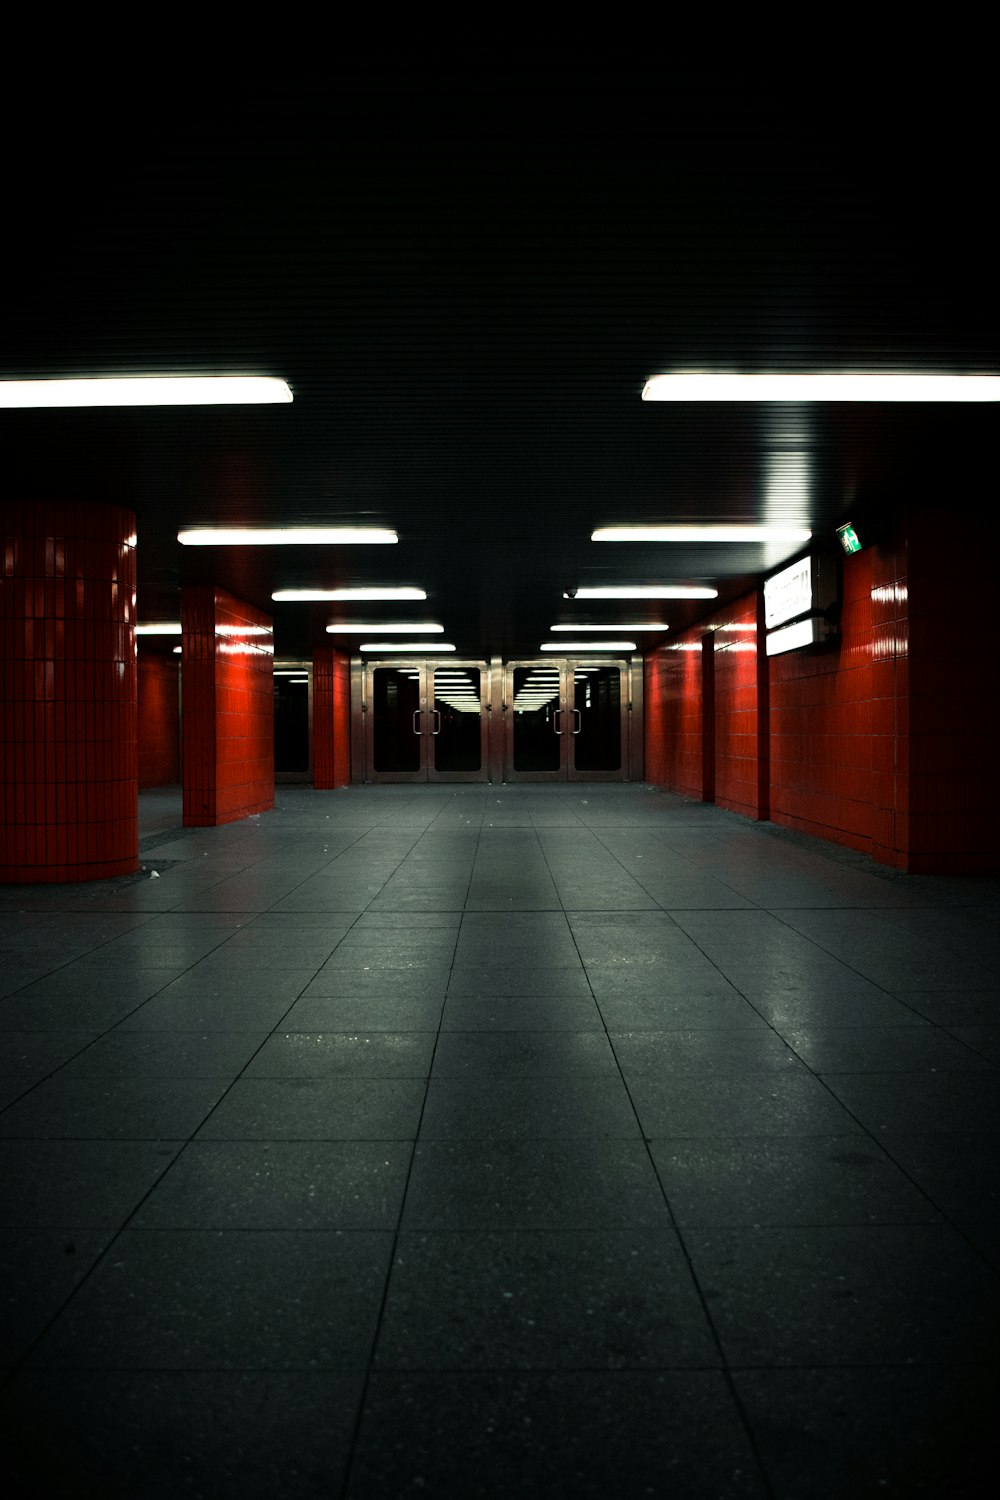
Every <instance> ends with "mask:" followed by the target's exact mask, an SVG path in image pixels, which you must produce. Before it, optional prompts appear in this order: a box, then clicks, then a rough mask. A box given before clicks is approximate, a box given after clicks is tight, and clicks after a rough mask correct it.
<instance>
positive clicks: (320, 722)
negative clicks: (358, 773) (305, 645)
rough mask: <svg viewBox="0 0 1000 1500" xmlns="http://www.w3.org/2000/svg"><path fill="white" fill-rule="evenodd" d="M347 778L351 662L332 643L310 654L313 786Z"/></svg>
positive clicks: (329, 786)
mask: <svg viewBox="0 0 1000 1500" xmlns="http://www.w3.org/2000/svg"><path fill="white" fill-rule="evenodd" d="M350 781H351V664H350V661H349V659H348V658H347V657H346V656H344V655H342V654H341V652H339V651H334V649H333V648H332V646H325V647H320V648H319V649H318V650H317V651H316V652H315V654H314V656H313V786H314V787H316V788H317V789H318V790H320V791H329V790H331V789H332V788H333V787H338V786H349V785H350Z"/></svg>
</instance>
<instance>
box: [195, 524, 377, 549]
mask: <svg viewBox="0 0 1000 1500" xmlns="http://www.w3.org/2000/svg"><path fill="white" fill-rule="evenodd" d="M177 540H178V541H179V542H180V543H181V544H182V545H183V546H185V547H327V546H329V547H355V546H365V545H371V546H378V545H380V544H384V543H391V542H398V541H399V537H398V536H397V535H396V533H395V532H394V531H389V530H387V529H386V528H385V527H382V526H270V527H268V526H197V527H194V526H192V527H188V528H186V529H185V530H183V531H179V532H178V533H177Z"/></svg>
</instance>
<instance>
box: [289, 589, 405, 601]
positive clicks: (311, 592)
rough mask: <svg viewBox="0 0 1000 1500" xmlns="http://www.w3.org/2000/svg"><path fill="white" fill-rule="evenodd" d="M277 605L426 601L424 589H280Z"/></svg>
mask: <svg viewBox="0 0 1000 1500" xmlns="http://www.w3.org/2000/svg"><path fill="white" fill-rule="evenodd" d="M271 598H272V599H273V600H274V601H275V602H276V603H277V604H307V603H319V602H321V601H330V602H334V601H339V602H341V603H348V602H350V601H352V600H353V601H354V602H355V603H357V604H376V603H383V604H384V603H387V602H388V601H389V600H391V599H406V600H411V601H412V600H417V599H426V598H427V594H426V592H425V590H424V589H411V588H398V589H396V588H370V589H278V590H277V591H276V592H275V593H273V594H272V595H271Z"/></svg>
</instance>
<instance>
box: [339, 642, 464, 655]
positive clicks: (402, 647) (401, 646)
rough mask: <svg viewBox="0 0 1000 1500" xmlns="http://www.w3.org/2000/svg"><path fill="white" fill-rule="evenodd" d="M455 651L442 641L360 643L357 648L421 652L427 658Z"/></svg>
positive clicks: (363, 649)
mask: <svg viewBox="0 0 1000 1500" xmlns="http://www.w3.org/2000/svg"><path fill="white" fill-rule="evenodd" d="M455 649H456V647H454V646H449V645H447V644H446V643H445V642H444V641H362V642H361V644H360V646H359V647H358V650H359V651H423V652H424V653H425V654H426V655H429V656H436V655H437V654H438V652H440V651H454V650H455Z"/></svg>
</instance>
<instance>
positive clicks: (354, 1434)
mask: <svg viewBox="0 0 1000 1500" xmlns="http://www.w3.org/2000/svg"><path fill="white" fill-rule="evenodd" d="M478 847H479V839H478V836H477V839H476V848H477V851H478ZM474 869H475V859H473V862H472V870H471V871H470V876H469V880H470V885H471V880H472V871H474ZM468 889H469V887H467V888H466V899H468ZM458 932H459V933H460V932H461V922H459V926H458ZM457 946H458V939H457V937H456V947H457ZM453 967H454V958H453V959H452V965H451V966H450V967H449V971H448V979H449V983H450V980H451V968H453ZM445 994H447V986H446V987H445ZM443 1014H444V1004H443V1003H442V1006H441V1013H440V1015H439V1016H438V1025H437V1032H436V1035H435V1040H434V1047H433V1050H432V1053H431V1059H430V1066H433V1062H434V1057H435V1055H436V1053H437V1042H438V1039H439V1038H440V1035H441V1018H442V1016H443ZM429 1088H430V1073H429V1072H428V1076H427V1079H426V1080H425V1085H424V1096H423V1099H422V1100H421V1104H420V1113H419V1115H418V1117H417V1121H416V1124H415V1127H414V1133H413V1138H412V1142H411V1143H410V1145H411V1149H410V1153H409V1156H410V1159H409V1162H408V1163H407V1168H406V1174H405V1176H404V1179H403V1186H402V1191H401V1193H400V1195H399V1205H398V1208H397V1210H396V1222H395V1225H394V1227H393V1229H392V1230H391V1234H392V1244H391V1246H390V1249H389V1257H388V1264H387V1266H386V1271H385V1276H384V1278H383V1282H382V1295H381V1298H380V1299H379V1306H378V1310H377V1312H376V1316H375V1326H374V1329H373V1331H372V1337H371V1343H370V1345H369V1349H368V1359H367V1361H366V1363H365V1366H364V1376H363V1379H362V1383H361V1392H360V1396H359V1399H358V1406H357V1410H356V1412H355V1416H354V1421H353V1423H352V1425H351V1432H350V1437H349V1439H348V1446H347V1451H348V1454H349V1457H348V1460H347V1462H346V1464H345V1466H344V1476H343V1481H342V1484H341V1490H340V1493H341V1495H342V1496H346V1495H347V1494H348V1491H349V1488H350V1483H351V1475H352V1473H353V1470H354V1466H355V1458H356V1455H357V1451H358V1444H359V1440H360V1436H361V1427H362V1422H363V1420H364V1415H365V1408H366V1406H367V1403H368V1393H369V1389H370V1386H371V1382H372V1377H373V1375H374V1372H375V1354H376V1350H377V1349H378V1344H379V1339H380V1337H381V1333H382V1327H383V1324H384V1322H385V1313H386V1307H387V1304H388V1300H389V1289H390V1286H391V1284H392V1274H393V1267H394V1265H395V1262H396V1255H397V1250H398V1246H399V1237H400V1234H401V1232H402V1222H403V1214H404V1212H405V1209H406V1199H407V1195H408V1193H409V1189H410V1181H411V1179H412V1176H413V1166H414V1161H415V1159H416V1153H417V1145H418V1142H419V1139H420V1130H421V1126H422V1125H423V1120H424V1114H425V1112H426V1109H427V1095H428V1091H429Z"/></svg>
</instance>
